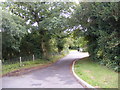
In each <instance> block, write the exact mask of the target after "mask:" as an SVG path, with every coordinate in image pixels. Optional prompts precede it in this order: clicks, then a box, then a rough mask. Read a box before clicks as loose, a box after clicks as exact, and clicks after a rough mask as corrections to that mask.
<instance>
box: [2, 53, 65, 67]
mask: <svg viewBox="0 0 120 90" xmlns="http://www.w3.org/2000/svg"><path fill="white" fill-rule="evenodd" d="M64 53H67V52H64ZM60 54H62V53H49V56H50V57H53V56H56V55H60ZM43 58H44V57H42V55H38V54H32V55H28V56H21V57H17V58H12V59H8V60H2V64H3V65H10V64H15V63H19V64H20V66H21V65H22V62H25V61H35V60H37V59H43Z"/></svg>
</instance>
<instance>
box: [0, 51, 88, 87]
mask: <svg viewBox="0 0 120 90" xmlns="http://www.w3.org/2000/svg"><path fill="white" fill-rule="evenodd" d="M86 56H88V54H87V53H79V52H77V51H71V52H70V53H69V54H68V55H67V56H65V57H64V58H62V59H60V60H59V61H58V62H56V63H54V64H53V65H51V66H49V67H46V68H43V69H39V70H35V71H33V72H30V73H28V74H25V75H21V76H13V77H3V78H2V88H83V86H82V85H80V83H79V82H78V81H77V80H76V78H75V77H74V76H73V74H72V72H71V68H70V67H71V64H72V62H73V61H74V60H75V59H79V58H83V57H86Z"/></svg>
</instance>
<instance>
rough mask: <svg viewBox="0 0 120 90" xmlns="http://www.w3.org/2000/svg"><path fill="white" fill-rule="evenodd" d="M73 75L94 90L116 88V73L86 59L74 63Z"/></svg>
mask: <svg viewBox="0 0 120 90" xmlns="http://www.w3.org/2000/svg"><path fill="white" fill-rule="evenodd" d="M74 68H75V73H76V74H77V75H78V76H79V77H80V78H81V79H83V80H84V81H86V82H87V83H89V84H90V85H92V86H94V87H96V88H118V73H117V72H114V71H112V70H110V69H108V68H106V67H105V66H101V65H99V64H98V63H95V62H93V61H91V60H90V59H89V57H87V58H83V59H81V60H79V61H77V62H76V64H75V67H74Z"/></svg>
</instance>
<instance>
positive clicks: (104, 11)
mask: <svg viewBox="0 0 120 90" xmlns="http://www.w3.org/2000/svg"><path fill="white" fill-rule="evenodd" d="M118 4H119V3H115V2H114V3H110V2H106V3H100V2H99V3H98V2H96V3H80V5H78V6H77V7H76V11H75V13H74V15H73V17H74V18H75V19H77V20H76V23H78V25H81V26H82V29H81V30H80V31H79V32H81V31H83V36H84V37H85V39H86V40H87V41H88V52H89V54H90V56H91V58H92V60H94V61H97V62H99V63H101V64H104V65H106V66H107V67H110V68H113V69H114V70H115V71H119V70H120V66H119V63H120V62H119V58H120V55H119V53H120V52H119V51H120V40H119V36H120V30H119V29H120V25H119V21H120V16H119V13H120V10H119V8H118ZM77 34H78V33H77Z"/></svg>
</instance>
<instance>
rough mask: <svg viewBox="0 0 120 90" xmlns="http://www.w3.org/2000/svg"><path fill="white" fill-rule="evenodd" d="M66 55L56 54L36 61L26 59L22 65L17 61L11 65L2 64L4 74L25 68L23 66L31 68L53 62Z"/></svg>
mask: <svg viewBox="0 0 120 90" xmlns="http://www.w3.org/2000/svg"><path fill="white" fill-rule="evenodd" d="M64 56H65V54H63V55H55V56H53V57H51V58H50V60H49V61H48V60H43V59H38V60H35V61H32V60H31V61H24V62H22V66H20V64H19V62H18V63H15V64H10V65H2V75H5V74H7V73H9V72H12V71H15V70H19V69H23V68H30V67H35V66H42V65H47V64H52V63H54V62H56V61H57V60H59V59H60V58H62V57H64Z"/></svg>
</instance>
